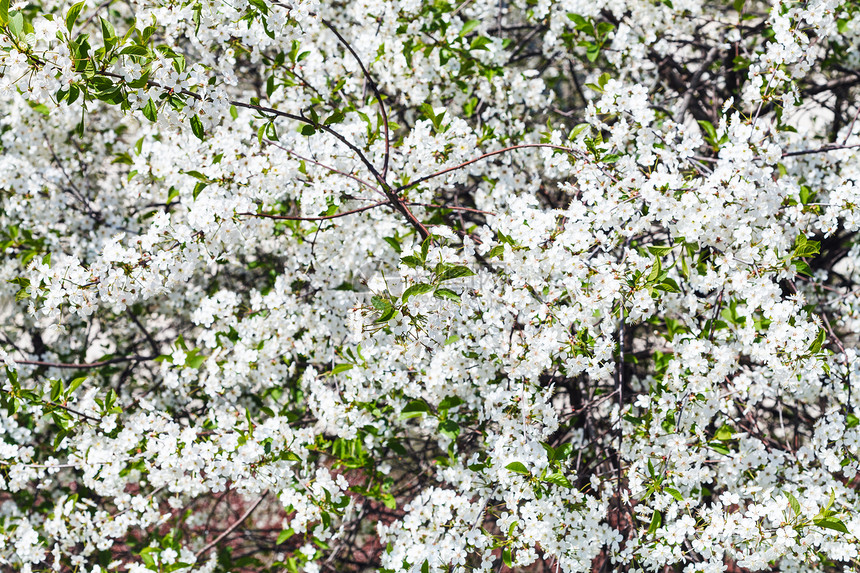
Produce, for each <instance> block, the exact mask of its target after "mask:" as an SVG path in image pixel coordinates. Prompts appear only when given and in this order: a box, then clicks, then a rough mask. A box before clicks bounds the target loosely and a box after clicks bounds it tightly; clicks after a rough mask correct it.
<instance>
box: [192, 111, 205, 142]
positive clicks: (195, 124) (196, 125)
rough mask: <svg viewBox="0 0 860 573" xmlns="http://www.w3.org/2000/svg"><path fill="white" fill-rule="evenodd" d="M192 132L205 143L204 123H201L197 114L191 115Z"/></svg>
mask: <svg viewBox="0 0 860 573" xmlns="http://www.w3.org/2000/svg"><path fill="white" fill-rule="evenodd" d="M191 131H192V132H193V133H194V135H195V137H197V139H199V140H200V141H203V122H202V121H200V118H199V117H197V114H196V113H195V114H192V115H191Z"/></svg>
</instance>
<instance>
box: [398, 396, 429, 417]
mask: <svg viewBox="0 0 860 573" xmlns="http://www.w3.org/2000/svg"><path fill="white" fill-rule="evenodd" d="M429 411H430V407H429V406H428V405H427V402H425V401H424V400H412V401H411V402H409V403H408V404H406V405H405V406H404V407H403V410H401V411H400V417H401V418H415V417H416V416H421V415H422V414H426V413H427V412H429Z"/></svg>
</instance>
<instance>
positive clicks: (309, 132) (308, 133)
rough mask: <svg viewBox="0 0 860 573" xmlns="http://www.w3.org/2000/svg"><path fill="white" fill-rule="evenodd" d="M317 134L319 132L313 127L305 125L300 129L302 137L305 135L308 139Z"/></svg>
mask: <svg viewBox="0 0 860 573" xmlns="http://www.w3.org/2000/svg"><path fill="white" fill-rule="evenodd" d="M316 132H317V130H316V129H314V126H312V125H303V126H302V127H301V129H299V133H301V134H302V135H305V136H307V137H310V136H311V135H313V134H315V133H316Z"/></svg>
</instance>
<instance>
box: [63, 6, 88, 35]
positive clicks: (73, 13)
mask: <svg viewBox="0 0 860 573" xmlns="http://www.w3.org/2000/svg"><path fill="white" fill-rule="evenodd" d="M85 3H86V2H78V3H77V4H75V5H74V6H72V7H71V8H69V11H68V12H66V29H67V30H68V31H69V32H71V31H72V28H73V27H74V26H75V23H76V22H77V21H78V16H79V15H80V13H81V10H83V9H84V4H85Z"/></svg>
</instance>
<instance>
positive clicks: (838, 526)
mask: <svg viewBox="0 0 860 573" xmlns="http://www.w3.org/2000/svg"><path fill="white" fill-rule="evenodd" d="M813 523H815V525H817V526H818V527H823V528H825V529H832V530H833V531H838V532H840V533H850V532H849V531H848V528H847V527H845V524H844V523H842V521H841V520H839V519H837V518H835V517H832V516H828V517H819V518H816V519H814V520H813Z"/></svg>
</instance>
